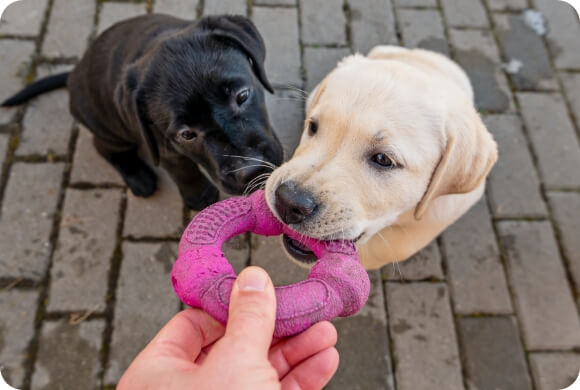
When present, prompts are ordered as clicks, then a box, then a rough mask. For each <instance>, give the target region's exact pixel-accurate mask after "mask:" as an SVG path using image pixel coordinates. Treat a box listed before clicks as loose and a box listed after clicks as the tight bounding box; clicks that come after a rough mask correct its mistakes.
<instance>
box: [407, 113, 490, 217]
mask: <svg viewBox="0 0 580 390" xmlns="http://www.w3.org/2000/svg"><path fill="white" fill-rule="evenodd" d="M462 106H463V107H457V108H455V109H454V110H453V112H451V113H450V115H449V117H448V118H447V120H446V123H445V129H444V134H445V135H446V145H445V151H444V152H443V155H442V157H441V160H439V163H438V164H437V166H436V167H435V171H434V172H433V175H432V176H431V181H430V183H429V186H428V187H427V191H426V192H425V194H424V195H423V198H422V199H421V201H420V202H419V204H418V205H417V207H416V208H415V218H416V219H421V217H423V215H424V214H425V212H426V211H427V207H428V206H429V204H430V202H431V201H432V200H433V199H435V198H437V197H439V196H442V195H449V194H464V193H467V192H471V191H473V190H474V189H475V188H477V187H478V186H479V185H480V184H481V182H482V181H483V180H485V177H486V176H487V174H488V173H489V171H490V170H491V168H492V167H493V165H494V164H495V162H496V161H497V144H496V143H495V141H494V139H493V137H492V135H491V134H490V133H489V131H487V129H486V128H485V126H484V124H483V122H482V121H481V118H480V117H479V115H478V113H477V112H476V111H475V109H474V108H473V107H472V106H471V104H470V105H467V104H465V105H462Z"/></svg>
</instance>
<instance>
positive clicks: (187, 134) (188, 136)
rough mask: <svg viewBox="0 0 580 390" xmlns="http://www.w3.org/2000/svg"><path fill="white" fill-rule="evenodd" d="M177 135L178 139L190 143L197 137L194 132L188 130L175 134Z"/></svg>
mask: <svg viewBox="0 0 580 390" xmlns="http://www.w3.org/2000/svg"><path fill="white" fill-rule="evenodd" d="M177 135H178V136H179V138H181V139H184V140H186V141H191V140H192V139H194V138H195V137H197V134H195V132H194V131H192V130H189V129H183V130H180V131H179V133H177Z"/></svg>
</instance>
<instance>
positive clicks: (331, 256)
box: [171, 191, 370, 337]
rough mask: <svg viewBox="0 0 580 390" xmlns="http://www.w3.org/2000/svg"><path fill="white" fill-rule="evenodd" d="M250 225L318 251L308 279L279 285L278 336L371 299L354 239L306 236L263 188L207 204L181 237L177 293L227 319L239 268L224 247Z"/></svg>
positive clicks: (175, 283) (341, 314)
mask: <svg viewBox="0 0 580 390" xmlns="http://www.w3.org/2000/svg"><path fill="white" fill-rule="evenodd" d="M248 231H251V232H253V233H256V234H261V235H264V236H272V235H280V234H282V233H285V234H287V235H288V236H290V237H292V238H294V239H297V240H298V239H299V240H300V242H302V243H304V244H305V245H306V246H307V247H309V248H310V249H311V250H312V251H313V252H314V254H315V255H316V256H317V257H318V259H319V260H318V261H317V262H316V264H315V265H314V267H313V268H312V269H311V271H310V273H309V274H308V278H307V279H306V280H305V281H302V282H299V283H295V284H292V285H289V286H282V287H276V299H277V310H276V327H275V330H274V336H275V337H286V336H290V335H293V334H296V333H300V332H302V331H304V330H305V329H308V328H309V327H310V326H312V325H313V324H315V323H316V322H319V321H323V320H331V319H333V318H336V317H346V316H349V315H352V314H355V313H356V312H357V311H359V310H360V308H361V307H362V306H363V305H364V303H365V302H366V300H367V299H368V295H369V291H370V281H369V278H368V274H367V273H366V271H365V270H364V268H363V267H362V265H361V264H360V261H359V258H358V254H357V253H356V250H355V248H354V245H353V244H352V243H351V242H342V241H341V242H339V241H319V240H315V239H311V238H304V237H302V236H300V235H299V234H298V233H296V232H294V231H293V230H291V229H290V228H289V227H287V226H286V225H284V224H282V223H280V222H279V221H278V220H277V219H276V217H275V216H274V215H273V214H272V212H271V211H270V209H269V208H268V205H267V204H266V201H265V198H264V192H263V191H257V192H255V193H253V194H252V195H251V196H250V197H248V198H244V197H236V198H229V199H226V200H224V201H221V202H218V203H215V204H214V205H212V206H210V207H208V208H206V209H205V210H203V211H202V212H200V213H199V214H197V216H196V217H195V218H194V219H193V220H192V221H191V223H190V224H189V226H188V227H187V228H186V230H185V232H184V234H183V236H182V238H181V241H180V243H179V254H178V258H177V261H176V262H175V264H174V266H173V270H172V272H171V281H172V283H173V287H174V289H175V292H176V293H177V295H178V296H179V298H180V299H181V300H182V301H183V302H184V303H185V304H187V305H189V306H192V307H199V308H201V309H203V310H204V311H206V312H207V313H209V314H210V315H211V316H212V317H214V318H215V319H216V320H218V321H220V322H221V323H223V324H225V323H226V322H227V319H228V307H229V300H230V294H231V292H232V286H233V283H234V281H235V279H236V274H235V272H234V270H233V268H232V266H231V265H230V264H229V262H228V260H227V259H226V257H225V256H224V254H223V252H222V250H221V247H222V245H223V244H224V242H226V241H227V240H228V239H230V238H231V237H233V236H236V235H238V234H241V233H245V232H248Z"/></svg>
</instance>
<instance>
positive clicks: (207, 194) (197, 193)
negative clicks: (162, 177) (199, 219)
mask: <svg viewBox="0 0 580 390" xmlns="http://www.w3.org/2000/svg"><path fill="white" fill-rule="evenodd" d="M161 165H162V166H163V168H165V169H166V170H167V172H169V174H170V175H171V177H172V178H173V181H175V183H176V184H177V187H178V188H179V192H180V193H181V197H182V198H183V201H184V202H185V205H186V206H187V207H189V208H190V209H192V210H202V209H204V208H206V207H207V206H209V205H211V204H213V203H215V202H217V201H218V200H219V191H218V189H217V188H216V187H215V186H214V185H213V184H212V183H211V182H210V181H209V180H208V179H207V178H206V177H205V176H204V175H203V173H201V171H200V170H199V168H198V167H197V164H195V163H194V162H193V161H191V160H190V159H189V158H187V157H183V156H173V157H172V158H171V159H164V158H161Z"/></svg>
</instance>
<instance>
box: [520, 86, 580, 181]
mask: <svg viewBox="0 0 580 390" xmlns="http://www.w3.org/2000/svg"><path fill="white" fill-rule="evenodd" d="M518 100H519V102H520V106H521V109H520V110H521V113H522V116H523V118H524V123H525V124H526V127H527V129H528V134H529V135H530V138H531V141H532V145H533V147H534V150H535V154H536V156H537V158H538V165H539V169H540V176H541V178H542V182H543V183H544V184H545V185H546V186H547V187H559V188H580V169H578V167H580V144H579V143H578V138H577V135H576V134H575V132H574V127H573V126H572V122H571V121H570V117H569V116H568V112H567V111H566V106H565V105H564V100H563V99H562V97H561V96H560V95H557V94H539V93H520V94H518Z"/></svg>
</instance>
